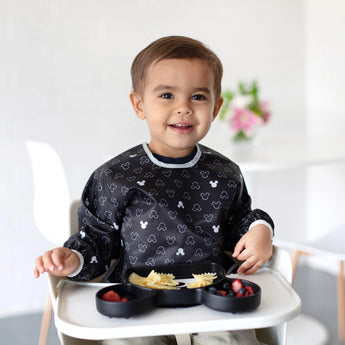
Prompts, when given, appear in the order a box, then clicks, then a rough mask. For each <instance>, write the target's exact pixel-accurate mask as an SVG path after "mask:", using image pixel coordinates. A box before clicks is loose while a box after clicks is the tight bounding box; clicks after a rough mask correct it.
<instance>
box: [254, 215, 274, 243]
mask: <svg viewBox="0 0 345 345" xmlns="http://www.w3.org/2000/svg"><path fill="white" fill-rule="evenodd" d="M258 224H263V225H266V226H267V227H268V229H269V230H270V233H271V239H273V236H274V234H273V229H272V225H271V224H270V223H268V222H266V221H265V220H263V219H258V220H256V221H255V222H253V223H252V224H250V226H249V229H248V231H249V230H250V229H251V228H252V227H253V226H255V225H258Z"/></svg>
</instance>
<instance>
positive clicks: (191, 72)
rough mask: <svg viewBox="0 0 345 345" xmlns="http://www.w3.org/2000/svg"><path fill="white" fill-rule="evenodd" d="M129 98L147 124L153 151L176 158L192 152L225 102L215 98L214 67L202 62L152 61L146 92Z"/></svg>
mask: <svg viewBox="0 0 345 345" xmlns="http://www.w3.org/2000/svg"><path fill="white" fill-rule="evenodd" d="M130 99H131V102H132V105H133V108H134V110H135V112H136V114H137V116H138V117H139V118H140V119H146V121H147V123H148V126H149V130H150V134H151V141H150V143H149V148H150V150H151V151H152V152H153V153H157V154H160V155H162V156H166V157H173V158H176V157H183V156H186V155H188V154H190V153H191V152H192V151H193V149H194V147H195V144H196V143H197V142H198V141H200V140H201V139H202V138H203V137H204V136H205V135H206V134H207V132H208V130H209V129H210V126H211V123H212V121H213V120H214V118H215V117H216V116H217V114H218V111H219V108H220V106H221V105H222V102H223V100H222V98H219V99H216V96H215V93H214V75H213V73H212V70H211V68H210V67H209V66H208V65H207V64H206V63H205V62H204V61H202V60H200V59H167V60H162V61H159V62H153V63H152V64H151V66H150V67H149V68H148V70H147V73H146V80H145V84H144V87H143V90H142V91H141V92H140V93H137V92H131V94H130Z"/></svg>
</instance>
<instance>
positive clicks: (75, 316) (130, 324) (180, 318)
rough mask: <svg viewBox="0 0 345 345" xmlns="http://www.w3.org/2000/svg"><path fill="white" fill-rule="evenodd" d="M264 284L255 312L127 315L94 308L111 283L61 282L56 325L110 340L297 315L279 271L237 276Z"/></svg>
mask: <svg viewBox="0 0 345 345" xmlns="http://www.w3.org/2000/svg"><path fill="white" fill-rule="evenodd" d="M230 277H231V278H233V277H239V278H242V279H246V280H251V281H253V282H254V283H256V284H258V285H259V286H260V287H261V303H260V305H259V307H258V308H257V309H256V310H254V311H251V312H247V313H238V314H231V313H225V312H218V311H215V310H212V309H209V308H207V307H205V306H203V305H198V306H193V307H188V308H157V309H155V310H153V311H152V312H150V313H147V314H142V315H138V316H133V317H131V318H129V319H123V318H109V317H107V316H103V315H101V314H100V313H99V312H98V311H97V309H96V303H95V294H96V292H97V291H98V290H99V289H101V288H103V287H105V286H107V285H111V284H102V283H78V282H71V281H67V280H63V281H62V284H61V286H60V287H59V290H58V299H57V312H56V315H55V324H56V327H57V329H58V330H59V331H60V332H62V333H64V334H67V335H69V336H72V337H76V338H82V339H111V338H127V337H142V336H149V335H151V336H154V335H164V334H171V333H172V332H173V333H174V334H184V333H195V332H211V331H220V330H236V329H253V328H264V327H271V326H275V325H279V324H281V323H283V322H285V321H288V320H291V319H292V318H294V317H295V316H296V315H298V313H299V311H300V308H301V300H300V298H299V296H298V295H297V294H296V292H295V291H294V290H293V289H292V287H291V286H290V285H289V283H288V282H287V281H286V280H285V279H284V278H283V277H282V276H281V275H280V274H279V273H278V272H276V271H273V270H272V269H270V268H262V269H260V270H259V271H258V272H256V273H255V274H253V275H250V276H249V275H246V276H238V275H236V274H235V275H231V276H230Z"/></svg>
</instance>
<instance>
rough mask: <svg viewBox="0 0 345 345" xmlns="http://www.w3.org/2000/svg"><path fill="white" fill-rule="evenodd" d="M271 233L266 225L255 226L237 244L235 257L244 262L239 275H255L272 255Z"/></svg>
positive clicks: (239, 269) (238, 271)
mask: <svg viewBox="0 0 345 345" xmlns="http://www.w3.org/2000/svg"><path fill="white" fill-rule="evenodd" d="M272 251H273V249H272V241H271V232H270V230H269V228H268V227H267V226H266V225H263V224H257V225H255V226H253V227H252V228H251V229H250V230H249V231H248V232H247V233H246V234H244V235H243V236H242V237H241V239H240V240H239V241H238V242H237V244H236V246H235V249H234V253H233V254H232V256H233V257H235V258H237V259H238V260H240V261H243V263H242V264H241V266H240V267H239V268H238V270H237V273H239V274H242V273H244V274H253V273H255V272H256V271H257V270H258V269H259V268H260V267H261V266H262V265H263V264H264V263H266V262H267V261H268V259H269V258H270V257H271V255H272Z"/></svg>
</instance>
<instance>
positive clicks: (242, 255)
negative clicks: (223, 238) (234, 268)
mask: <svg viewBox="0 0 345 345" xmlns="http://www.w3.org/2000/svg"><path fill="white" fill-rule="evenodd" d="M250 257H251V254H250V252H249V251H248V250H247V249H244V250H242V252H241V253H240V254H239V255H238V256H237V259H238V260H240V261H246V260H248V259H249V258H250Z"/></svg>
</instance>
